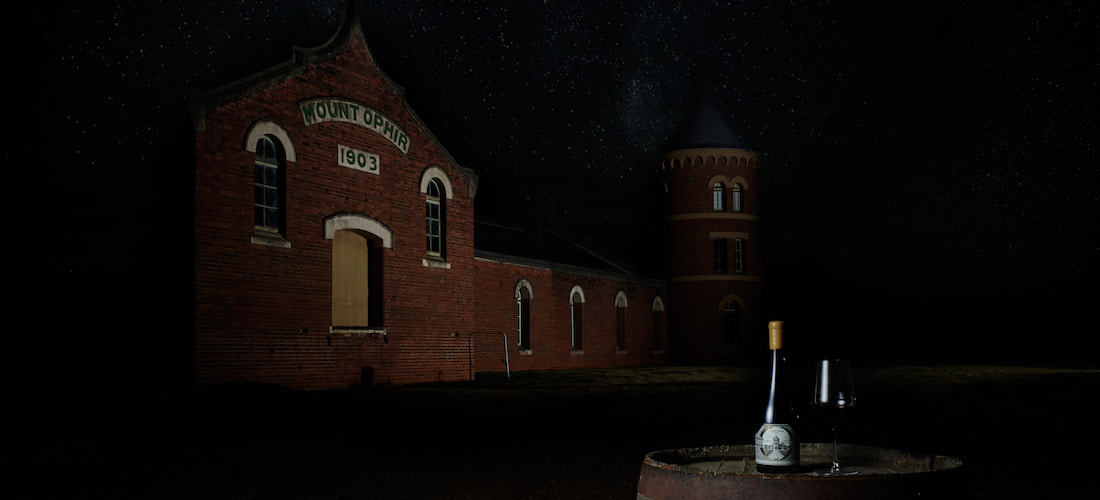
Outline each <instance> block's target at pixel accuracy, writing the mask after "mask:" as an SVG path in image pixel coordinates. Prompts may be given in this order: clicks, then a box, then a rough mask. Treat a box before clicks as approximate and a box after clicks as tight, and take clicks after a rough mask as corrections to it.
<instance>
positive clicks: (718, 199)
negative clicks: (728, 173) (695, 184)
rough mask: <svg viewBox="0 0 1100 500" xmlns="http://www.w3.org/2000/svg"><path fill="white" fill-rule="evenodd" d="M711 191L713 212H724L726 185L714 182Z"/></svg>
mask: <svg viewBox="0 0 1100 500" xmlns="http://www.w3.org/2000/svg"><path fill="white" fill-rule="evenodd" d="M712 191H713V192H714V211H715V212H724V211H725V210H726V185H725V184H722V183H721V182H715V183H714V186H713V189H712Z"/></svg>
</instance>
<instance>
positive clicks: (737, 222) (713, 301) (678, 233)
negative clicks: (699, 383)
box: [657, 89, 766, 364]
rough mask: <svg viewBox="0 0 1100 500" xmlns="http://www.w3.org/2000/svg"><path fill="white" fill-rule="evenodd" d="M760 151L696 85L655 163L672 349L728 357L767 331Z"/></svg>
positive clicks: (696, 356)
mask: <svg viewBox="0 0 1100 500" xmlns="http://www.w3.org/2000/svg"><path fill="white" fill-rule="evenodd" d="M759 169H760V155H759V154H757V153H756V152H754V151H752V150H750V149H748V148H747V147H746V146H745V144H744V142H743V141H742V140H741V139H740V138H739V137H738V136H737V134H736V133H734V128H733V126H732V125H731V123H730V120H729V118H728V117H727V116H725V115H724V114H723V113H722V112H721V111H720V110H719V109H718V107H717V104H716V101H715V99H714V96H713V92H712V91H710V90H709V89H705V90H703V91H702V92H700V94H699V96H698V97H697V100H696V102H695V104H694V107H693V108H692V109H691V110H690V112H689V113H688V114H687V116H686V117H685V119H684V121H683V122H681V124H680V129H679V130H678V133H677V135H676V136H675V137H674V139H673V140H672V141H671V142H670V144H669V146H668V147H667V148H666V151H665V153H664V155H663V157H662V158H661V161H660V164H659V165H658V167H657V180H658V183H657V189H658V194H657V197H658V205H659V206H658V209H657V213H658V216H659V217H660V220H659V225H658V228H659V229H658V233H657V234H658V238H659V241H658V248H659V249H660V251H661V257H660V262H661V264H662V265H663V275H664V277H665V279H666V280H667V282H668V297H669V305H668V337H669V341H668V343H669V358H670V361H673V362H677V363H692V364H703V363H731V362H734V361H737V360H739V359H741V358H743V357H744V356H743V355H744V354H745V353H746V352H748V350H749V349H752V348H754V347H757V344H758V342H756V337H760V336H759V335H756V336H754V335H752V333H754V332H762V331H764V330H763V328H764V326H763V325H764V324H765V322H766V319H765V318H764V316H763V315H764V307H763V295H764V294H763V280H762V269H763V266H762V263H761V248H762V245H761V242H760V231H759V229H758V228H759V213H760V208H761V207H762V204H761V203H760V199H759V187H760V180H759V179H760V176H759Z"/></svg>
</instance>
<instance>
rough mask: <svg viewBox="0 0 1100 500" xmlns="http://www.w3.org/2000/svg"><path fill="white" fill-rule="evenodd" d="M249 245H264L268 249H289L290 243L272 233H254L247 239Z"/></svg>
mask: <svg viewBox="0 0 1100 500" xmlns="http://www.w3.org/2000/svg"><path fill="white" fill-rule="evenodd" d="M248 241H249V242H250V243H253V244H256V245H266V246H269V247H280V248H290V242H289V241H287V240H286V239H285V238H283V237H282V236H279V235H277V234H272V233H259V232H258V233H255V234H253V235H252V237H251V238H249V239H248Z"/></svg>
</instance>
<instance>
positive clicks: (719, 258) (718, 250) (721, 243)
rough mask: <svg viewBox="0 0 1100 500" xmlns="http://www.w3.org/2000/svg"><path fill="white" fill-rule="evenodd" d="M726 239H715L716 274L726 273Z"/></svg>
mask: <svg viewBox="0 0 1100 500" xmlns="http://www.w3.org/2000/svg"><path fill="white" fill-rule="evenodd" d="M726 272H727V267H726V239H725V238H715V239H714V274H726Z"/></svg>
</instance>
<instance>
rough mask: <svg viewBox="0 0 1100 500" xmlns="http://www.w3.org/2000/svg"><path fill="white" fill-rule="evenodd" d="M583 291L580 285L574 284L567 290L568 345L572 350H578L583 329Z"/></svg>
mask: <svg viewBox="0 0 1100 500" xmlns="http://www.w3.org/2000/svg"><path fill="white" fill-rule="evenodd" d="M583 313H584V291H583V290H581V287H579V286H574V287H573V289H572V290H570V291H569V314H570V329H569V331H570V341H569V342H570V345H571V346H572V347H573V349H574V350H580V349H581V346H582V345H583V344H582V343H581V332H582V331H583V328H582V325H583V321H582V319H583V317H584V314H583Z"/></svg>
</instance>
